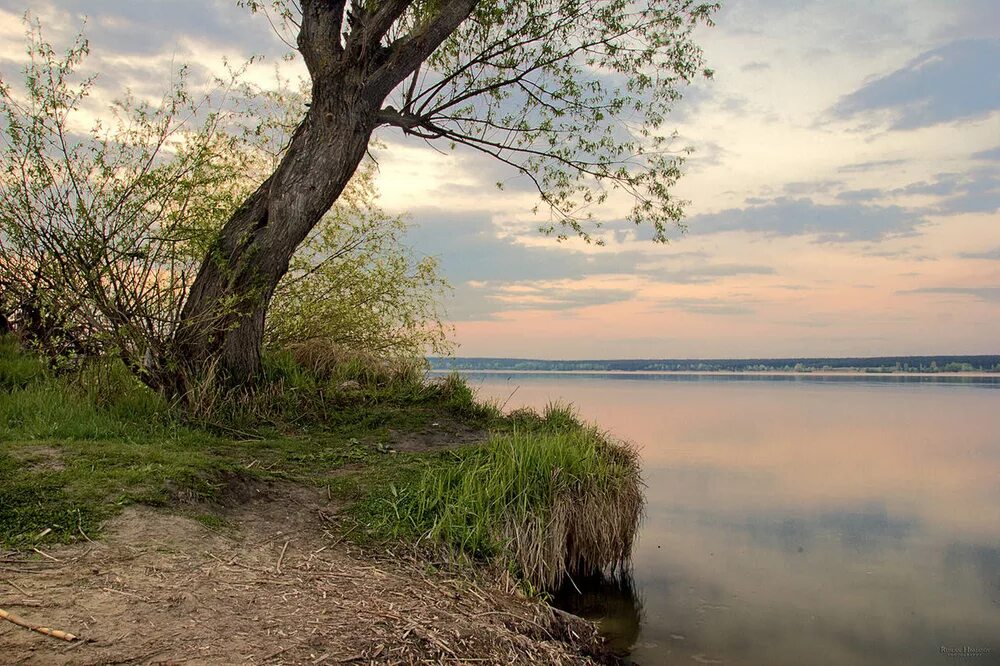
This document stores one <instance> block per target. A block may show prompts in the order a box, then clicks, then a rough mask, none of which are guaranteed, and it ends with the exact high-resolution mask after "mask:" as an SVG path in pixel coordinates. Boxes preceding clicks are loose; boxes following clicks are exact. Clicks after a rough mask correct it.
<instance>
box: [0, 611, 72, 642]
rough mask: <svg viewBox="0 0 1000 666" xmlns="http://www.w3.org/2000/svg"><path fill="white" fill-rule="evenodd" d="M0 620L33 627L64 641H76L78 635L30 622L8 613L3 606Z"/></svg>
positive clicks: (26, 627) (41, 632)
mask: <svg viewBox="0 0 1000 666" xmlns="http://www.w3.org/2000/svg"><path fill="white" fill-rule="evenodd" d="M0 620H7V621H8V622H13V623H14V624H16V625H17V626H19V627H24V628H25V629H31V630H32V631H37V632H38V633H40V634H45V635H46V636H51V637H52V638H58V639H60V640H64V641H75V640H76V639H77V637H76V636H74V635H73V634H71V633H68V632H65V631H59V630H58V629H49V628H48V627H42V626H39V625H37V624H31V623H30V622H27V621H25V620H22V619H21V618H19V617H18V616H16V615H13V614H11V613H8V612H7V611H5V610H4V609H2V608H0Z"/></svg>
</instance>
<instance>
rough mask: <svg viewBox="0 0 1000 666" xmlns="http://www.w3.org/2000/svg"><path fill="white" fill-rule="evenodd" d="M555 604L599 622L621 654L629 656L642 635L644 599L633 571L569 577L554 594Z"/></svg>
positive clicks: (615, 648) (613, 649) (612, 648)
mask: <svg viewBox="0 0 1000 666" xmlns="http://www.w3.org/2000/svg"><path fill="white" fill-rule="evenodd" d="M553 604H554V605H555V606H557V607H558V608H561V609H563V610H565V611H567V612H570V613H573V614H574V615H579V616H580V617H585V618H587V619H590V620H594V621H596V622H597V624H598V626H599V627H600V629H601V633H602V634H604V635H605V636H606V637H607V639H608V644H609V646H610V647H611V650H612V651H613V652H614V653H615V654H617V655H619V656H627V655H628V654H629V653H630V652H631V651H632V648H633V646H634V645H635V643H636V640H637V639H638V638H639V627H640V624H641V620H642V599H641V598H640V597H639V594H638V593H637V592H636V589H635V584H634V582H633V580H632V574H631V573H624V574H621V575H615V576H588V577H586V578H576V579H573V580H567V581H566V582H565V583H564V584H563V586H562V588H561V589H560V590H559V591H558V592H557V593H556V594H555V595H554V598H553Z"/></svg>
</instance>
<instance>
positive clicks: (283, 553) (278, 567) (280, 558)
mask: <svg viewBox="0 0 1000 666" xmlns="http://www.w3.org/2000/svg"><path fill="white" fill-rule="evenodd" d="M290 543H291V541H286V542H285V545H284V546H282V547H281V555H279V556H278V564H277V565H275V567H274V570H275V572H277V573H279V574H280V573H281V561H282V560H284V559H285V551H286V550H288V544H290Z"/></svg>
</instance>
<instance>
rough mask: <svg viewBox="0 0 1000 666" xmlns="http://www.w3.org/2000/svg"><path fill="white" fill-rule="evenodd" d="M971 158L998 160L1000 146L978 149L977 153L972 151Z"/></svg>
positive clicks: (999, 158)
mask: <svg viewBox="0 0 1000 666" xmlns="http://www.w3.org/2000/svg"><path fill="white" fill-rule="evenodd" d="M972 159H974V160H986V161H990V162H1000V146H997V147H996V148H990V149H989V150H980V151H979V152H978V153H972Z"/></svg>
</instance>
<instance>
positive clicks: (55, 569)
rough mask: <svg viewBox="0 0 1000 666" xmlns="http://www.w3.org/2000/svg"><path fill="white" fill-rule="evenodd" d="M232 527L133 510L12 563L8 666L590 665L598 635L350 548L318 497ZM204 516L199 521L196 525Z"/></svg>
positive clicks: (256, 503) (267, 504) (244, 505)
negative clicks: (97, 532) (55, 633)
mask: <svg viewBox="0 0 1000 666" xmlns="http://www.w3.org/2000/svg"><path fill="white" fill-rule="evenodd" d="M245 490H246V493H243V494H241V495H240V496H239V499H240V504H239V506H235V507H231V508H230V509H228V510H226V512H225V514H224V515H225V519H226V526H225V527H221V528H210V527H206V525H205V524H203V523H202V522H199V521H197V520H195V519H193V518H189V517H185V516H180V515H176V514H175V513H169V512H166V511H160V510H155V509H151V508H130V509H128V510H126V511H125V512H123V513H122V514H121V515H120V516H119V517H118V518H116V519H114V520H113V521H111V522H110V523H109V525H108V526H107V529H106V530H105V536H104V537H103V538H102V539H101V540H100V541H99V542H93V541H90V540H84V537H83V535H81V542H80V543H77V544H74V545H70V546H61V547H57V548H51V549H49V548H46V550H45V551H44V552H42V551H38V552H31V551H29V552H27V553H7V554H3V553H0V609H4V610H6V611H8V612H10V613H13V614H16V615H18V616H19V617H21V618H23V619H25V620H27V621H28V622H31V623H33V624H36V625H43V626H48V627H52V628H54V629H60V630H63V631H67V632H70V633H72V634H75V635H77V636H78V637H79V639H78V640H76V641H73V642H64V641H62V640H58V639H55V638H51V637H48V636H44V635H41V634H39V633H36V632H33V631H30V630H28V629H25V628H22V627H19V626H16V625H14V624H11V623H10V622H5V621H3V620H0V663H2V664H4V665H7V664H44V665H46V666H47V665H49V664H54V665H59V664H81V665H84V664H161V665H166V664H276V665H277V664H592V663H597V660H598V659H600V657H599V654H600V652H601V648H600V639H599V638H598V637H597V635H596V631H595V630H594V628H593V625H591V624H589V623H586V622H584V621H582V620H579V619H578V618H575V617H573V616H569V615H566V614H564V613H561V612H559V611H554V610H552V609H550V608H548V607H547V606H544V605H542V604H539V603H536V602H533V601H530V600H525V599H523V598H519V597H517V596H516V595H514V594H511V593H509V592H507V591H504V590H502V589H500V588H499V586H496V585H488V584H485V583H483V582H481V581H480V582H478V583H477V582H475V581H474V580H472V579H471V578H469V577H468V576H466V575H449V574H448V573H447V572H446V571H442V570H440V569H435V568H433V567H430V566H429V565H428V564H427V563H426V562H421V561H419V560H417V559H414V558H412V557H399V556H393V554H392V553H386V552H383V553H378V554H376V553H372V552H363V551H362V550H360V549H359V548H358V547H357V546H353V545H350V544H348V543H347V542H345V541H344V539H343V538H342V537H341V536H338V535H339V534H340V531H339V530H338V529H334V527H335V523H336V521H337V517H336V511H337V507H336V506H333V505H331V504H330V503H329V502H328V501H327V500H326V498H325V496H323V495H322V494H321V493H320V492H319V491H317V490H315V489H311V488H304V487H300V486H293V485H291V484H289V485H284V486H270V487H266V488H259V487H258V488H247V489H245ZM192 515H193V514H192Z"/></svg>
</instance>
